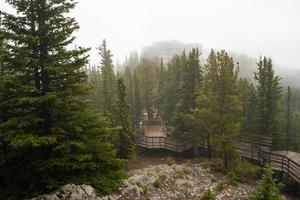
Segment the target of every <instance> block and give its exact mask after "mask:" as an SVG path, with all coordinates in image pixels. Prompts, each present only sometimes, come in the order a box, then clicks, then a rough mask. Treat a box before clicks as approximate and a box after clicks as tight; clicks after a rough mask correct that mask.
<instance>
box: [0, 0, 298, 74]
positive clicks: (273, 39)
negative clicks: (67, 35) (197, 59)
mask: <svg viewBox="0 0 300 200" xmlns="http://www.w3.org/2000/svg"><path fill="white" fill-rule="evenodd" d="M0 2H1V3H0V6H1V9H3V8H4V0H1V1H0ZM6 10H7V9H6ZM299 11H300V1H299V0H284V1H283V0H226V1H224V0H151V1H149V0H126V1H121V0H79V3H78V5H77V8H76V9H75V10H74V11H73V13H72V15H74V16H75V17H76V19H77V20H78V21H79V23H80V26H81V29H80V31H79V32H78V33H77V37H78V39H77V44H79V45H83V46H86V47H93V50H92V52H91V55H92V56H91V63H92V64H96V63H98V62H99V59H98V57H97V51H96V50H95V47H97V46H98V45H99V44H100V41H101V40H102V39H104V38H105V39H107V41H108V44H109V47H110V48H111V49H112V51H113V53H114V55H115V58H114V59H115V61H116V60H117V59H118V60H119V61H123V60H124V58H125V57H126V55H128V54H129V52H131V51H133V50H138V51H140V50H141V49H142V48H143V47H144V46H149V45H152V44H153V43H154V42H156V41H166V40H178V41H181V42H183V43H200V44H201V45H202V46H203V47H204V48H207V49H209V48H218V49H221V48H222V49H226V50H228V51H231V52H238V53H242V54H247V55H249V56H252V57H258V56H259V55H266V56H270V57H272V58H273V60H274V62H275V63H278V64H279V65H281V66H285V67H288V68H294V69H297V68H298V69H300V65H299V63H300V12H299Z"/></svg>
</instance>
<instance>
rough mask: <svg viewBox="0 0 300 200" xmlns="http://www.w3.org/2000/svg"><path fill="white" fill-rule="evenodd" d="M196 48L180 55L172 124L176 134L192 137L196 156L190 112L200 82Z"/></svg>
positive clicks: (195, 137)
mask: <svg viewBox="0 0 300 200" xmlns="http://www.w3.org/2000/svg"><path fill="white" fill-rule="evenodd" d="M199 57H200V54H199V51H198V49H192V51H191V52H189V54H188V56H186V55H185V53H183V54H182V56H181V64H182V80H181V87H180V89H179V94H178V97H179V98H178V102H177V105H176V110H175V114H174V122H173V123H174V125H175V128H176V130H175V131H176V135H178V136H180V137H183V138H188V139H192V140H193V143H194V155H195V156H198V154H199V153H198V149H197V141H198V140H199V138H198V130H197V129H196V131H192V130H193V129H192V128H191V127H193V124H191V120H190V114H191V113H192V109H194V108H195V106H196V87H197V86H198V85H199V82H200V77H201V76H200V61H199Z"/></svg>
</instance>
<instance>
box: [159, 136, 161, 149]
mask: <svg viewBox="0 0 300 200" xmlns="http://www.w3.org/2000/svg"><path fill="white" fill-rule="evenodd" d="M159 147H160V148H161V137H159Z"/></svg>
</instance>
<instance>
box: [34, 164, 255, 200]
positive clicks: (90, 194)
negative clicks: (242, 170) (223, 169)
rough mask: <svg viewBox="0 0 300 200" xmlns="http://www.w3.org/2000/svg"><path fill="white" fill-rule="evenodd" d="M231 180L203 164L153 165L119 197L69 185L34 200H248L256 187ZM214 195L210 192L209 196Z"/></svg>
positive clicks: (129, 182)
mask: <svg viewBox="0 0 300 200" xmlns="http://www.w3.org/2000/svg"><path fill="white" fill-rule="evenodd" d="M226 180H227V177H225V176H224V175H221V174H216V173H211V172H210V170H208V169H204V168H203V167H202V166H201V165H199V164H193V165H189V164H182V165H178V164H173V165H170V166H169V165H166V164H160V165H153V166H148V167H147V168H144V169H138V170H133V171H131V172H130V176H129V178H127V179H126V180H124V182H123V185H122V186H121V187H120V189H119V191H118V193H117V194H114V195H110V196H106V197H99V196H97V195H96V192H95V190H94V189H93V188H92V187H91V186H88V185H81V186H76V185H66V186H63V187H62V188H60V189H59V190H58V191H56V192H54V193H52V194H49V195H44V196H39V197H37V198H34V199H32V200H81V199H87V200H132V199H137V200H138V199H139V200H146V199H149V200H163V199H182V200H183V199H184V200H188V199H204V196H209V193H210V194H211V195H213V196H214V197H215V199H217V200H221V199H222V200H229V199H230V200H235V199H236V200H238V199H239V200H240V199H248V197H249V196H250V194H251V193H252V192H253V191H254V187H253V186H251V185H246V184H239V185H238V186H235V187H234V186H229V185H228V184H226ZM209 191H210V192H209Z"/></svg>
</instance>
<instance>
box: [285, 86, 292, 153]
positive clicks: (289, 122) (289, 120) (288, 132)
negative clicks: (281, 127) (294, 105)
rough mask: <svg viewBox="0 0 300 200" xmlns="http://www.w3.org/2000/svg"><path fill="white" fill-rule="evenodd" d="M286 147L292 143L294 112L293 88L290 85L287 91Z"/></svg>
mask: <svg viewBox="0 0 300 200" xmlns="http://www.w3.org/2000/svg"><path fill="white" fill-rule="evenodd" d="M286 104H287V106H286V126H285V128H286V130H285V131H286V141H285V142H286V147H289V145H290V144H291V140H292V138H291V125H292V113H291V88H290V86H289V87H288V91H287V102H286Z"/></svg>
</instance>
